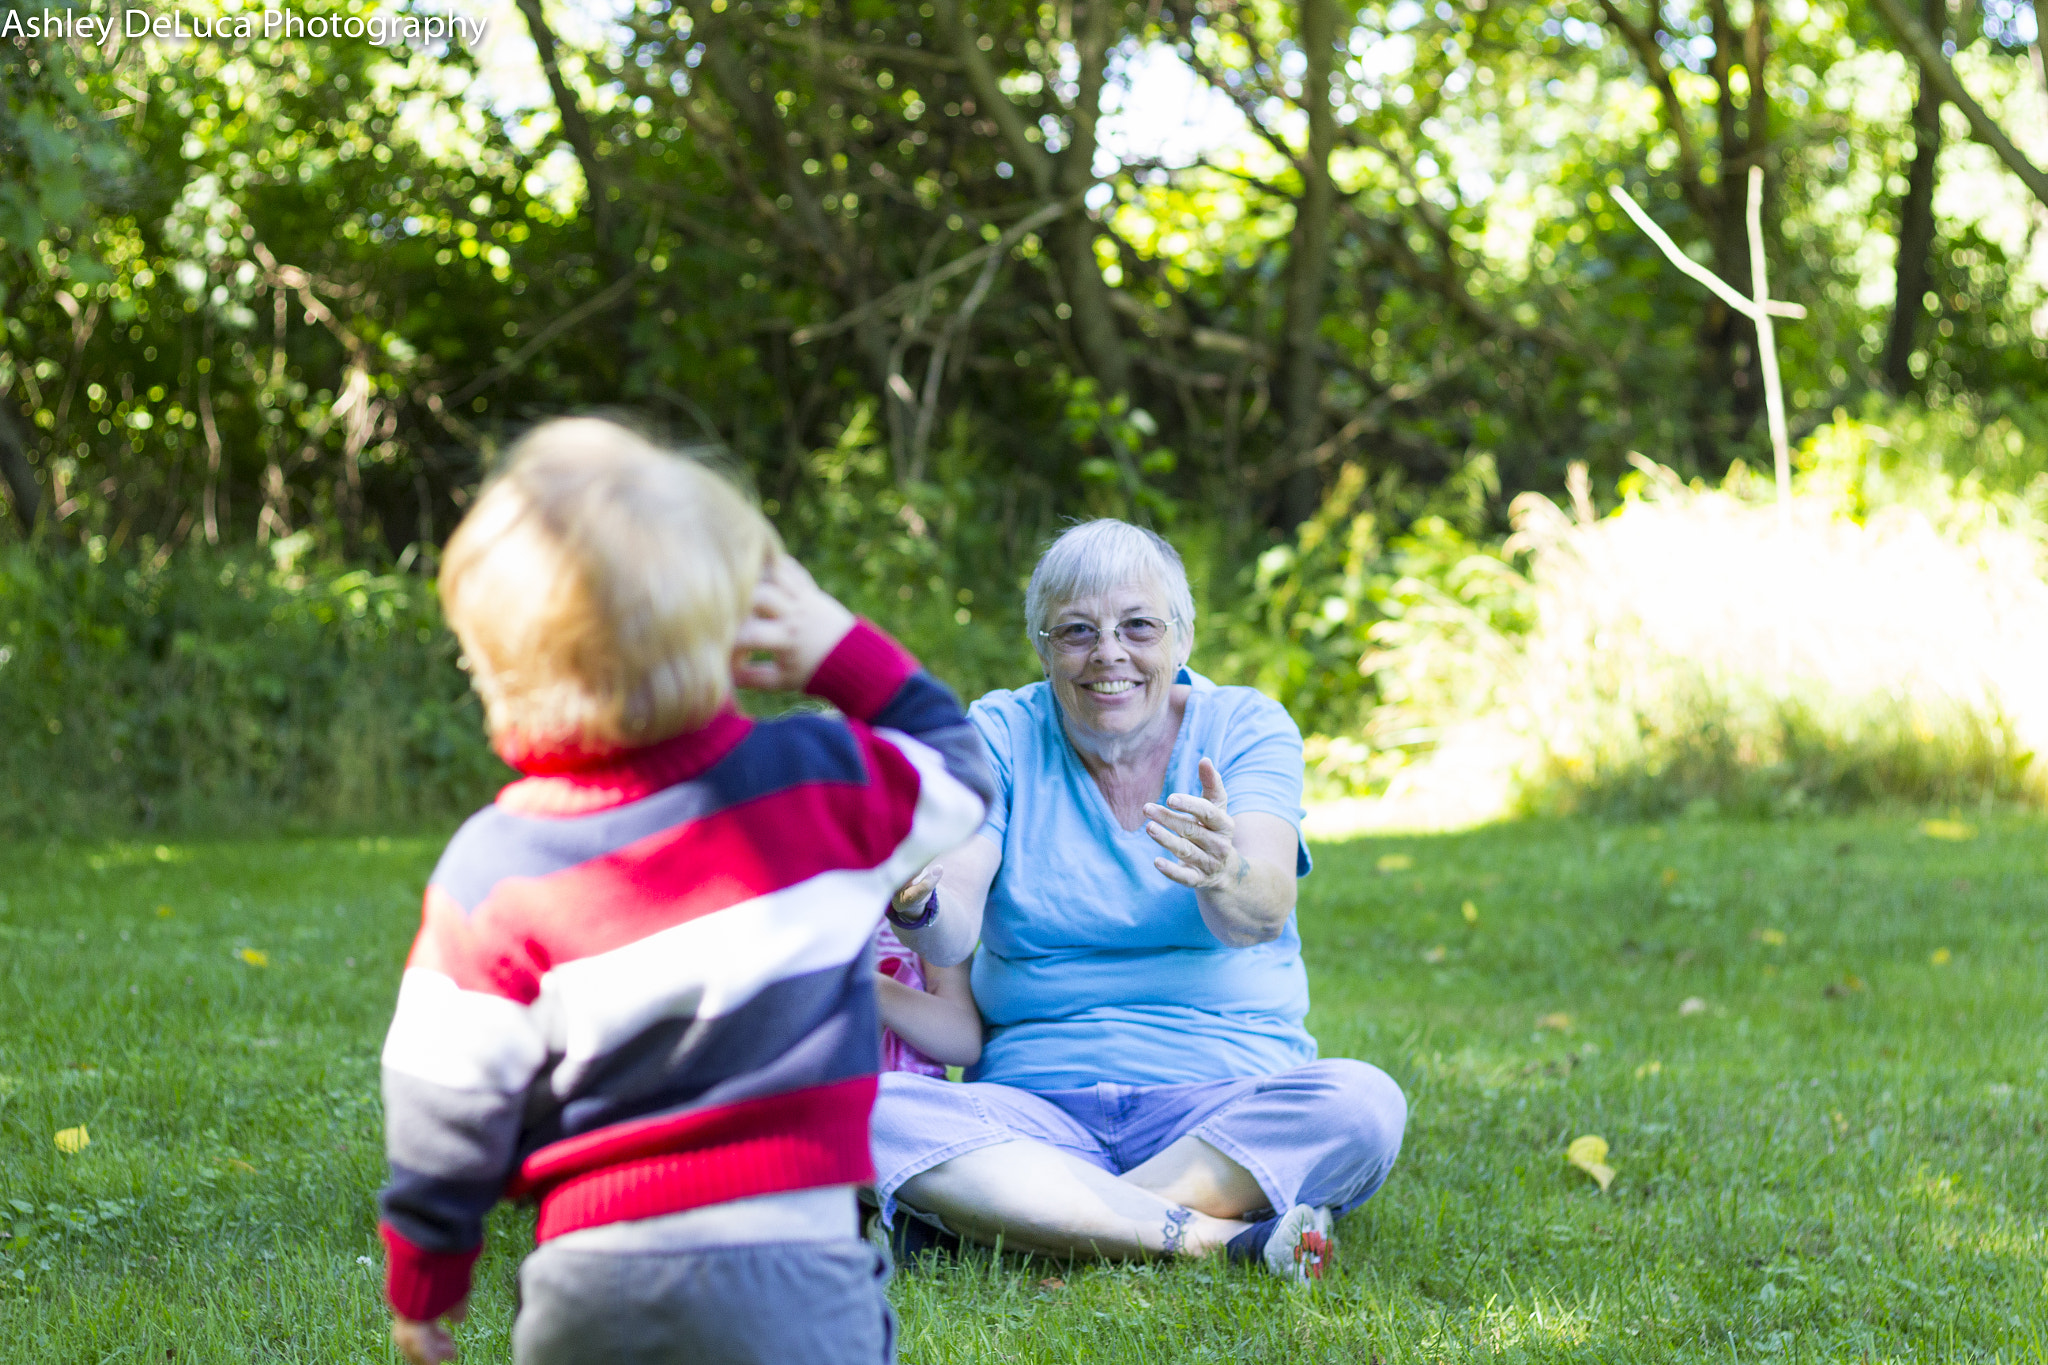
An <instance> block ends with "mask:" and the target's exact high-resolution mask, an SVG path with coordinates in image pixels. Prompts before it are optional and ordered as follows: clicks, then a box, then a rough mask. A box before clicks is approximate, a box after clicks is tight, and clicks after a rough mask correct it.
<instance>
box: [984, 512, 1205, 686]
mask: <svg viewBox="0 0 2048 1365" xmlns="http://www.w3.org/2000/svg"><path fill="white" fill-rule="evenodd" d="M1132 583H1146V584H1151V585H1154V586H1157V587H1158V588H1160V589H1161V590H1162V591H1163V592H1164V593H1165V596H1166V602H1165V606H1166V610H1167V612H1168V614H1169V615H1171V616H1172V617H1173V619H1174V621H1175V622H1177V623H1178V624H1179V625H1180V627H1181V629H1182V630H1183V632H1185V634H1184V636H1183V639H1185V640H1187V641H1190V642H1191V641H1192V640H1193V639H1194V632H1195V596H1194V594H1193V593H1192V592H1190V591H1188V571H1187V568H1186V566H1185V565H1183V564H1182V563H1181V560H1180V552H1179V551H1177V550H1175V549H1174V548H1173V546H1171V545H1169V544H1167V543H1166V541H1165V540H1164V539H1163V538H1162V537H1160V536H1158V535H1155V534H1154V533H1153V532H1151V531H1148V530H1146V529H1145V528H1144V527H1142V526H1133V525H1131V524H1130V523H1129V522H1127V521H1118V520H1116V519H1115V518H1113V517H1103V518H1100V519H1098V520H1096V521H1084V522H1080V523H1077V524H1076V525H1073V526H1069V527H1068V528H1067V529H1066V530H1065V531H1063V532H1061V534H1060V537H1059V539H1058V540H1055V541H1054V542H1053V543H1052V544H1051V545H1049V546H1048V547H1046V551H1045V553H1044V554H1042V555H1040V556H1039V557H1038V566H1037V567H1036V568H1034V569H1033V570H1032V571H1031V586H1030V587H1028V588H1026V589H1025V590H1024V630H1025V632H1026V634H1028V635H1029V636H1030V638H1031V647H1032V648H1033V649H1035V650H1037V651H1038V653H1039V654H1040V655H1041V656H1043V655H1044V654H1045V638H1044V637H1043V636H1041V635H1040V634H1039V633H1038V632H1039V631H1041V630H1044V629H1045V628H1046V627H1047V626H1048V625H1050V624H1051V619H1052V613H1053V612H1054V611H1055V610H1057V609H1058V608H1060V607H1062V606H1064V605H1066V604H1067V603H1068V602H1071V601H1073V600H1074V599H1075V598H1077V597H1092V596H1094V595H1095V594H1097V593H1104V592H1111V591H1114V590H1115V589H1117V588H1121V587H1125V586H1127V585H1129V584H1132Z"/></svg>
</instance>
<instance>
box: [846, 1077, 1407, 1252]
mask: <svg viewBox="0 0 2048 1365" xmlns="http://www.w3.org/2000/svg"><path fill="white" fill-rule="evenodd" d="M1406 1121H1407V1103H1406V1101H1405V1100H1404V1099H1403V1097H1402V1095H1401V1091H1400V1088H1399V1087H1398V1086H1396V1085H1395V1084H1394V1082H1393V1081H1392V1080H1391V1079H1390V1078H1389V1077H1388V1076H1387V1075H1386V1073H1384V1072H1382V1071H1380V1070H1379V1069H1378V1068H1377V1067H1373V1066H1368V1065H1367V1064H1365V1063H1363V1062H1355V1061H1349V1060H1343V1059H1333V1060H1329V1061H1321V1062H1312V1063H1310V1064H1309V1065H1307V1066H1304V1067H1298V1068H1296V1069H1294V1070H1292V1071H1285V1072H1281V1073H1280V1074H1278V1075H1275V1076H1261V1077H1249V1078H1243V1079H1236V1080H1225V1081H1213V1082H1204V1083H1200V1084H1194V1085H1171V1086H1126V1085H1115V1084H1108V1083H1105V1084H1102V1085H1097V1086H1094V1087H1091V1088H1089V1089H1086V1090H1067V1091H1055V1092H1048V1093H1033V1092H1030V1091H1024V1090H1017V1089H1013V1088H1011V1087H1009V1086H1002V1085H989V1084H967V1085H949V1084H947V1083H945V1082H943V1081H937V1080H933V1079H931V1078H928V1077H923V1076H912V1075H908V1074H904V1073H891V1074H889V1075H886V1076H884V1077H883V1078H882V1092H881V1097H880V1099H879V1100H878V1101H877V1103H876V1106H875V1115H874V1125H873V1133H874V1152H875V1167H876V1173H877V1181H876V1188H877V1192H878V1194H879V1195H880V1197H881V1201H882V1207H883V1212H884V1215H885V1217H887V1216H893V1214H894V1212H895V1205H896V1203H897V1201H898V1200H900V1201H901V1202H902V1203H903V1204H904V1205H906V1206H907V1207H908V1208H909V1209H910V1210H912V1211H913V1212H915V1213H917V1214H919V1215H922V1216H926V1217H929V1218H933V1219H936V1220H937V1221H939V1222H941V1223H943V1224H944V1225H945V1226H946V1227H947V1228H948V1229H950V1230H951V1231H953V1232H956V1233H959V1234H961V1235H962V1236H966V1237H969V1238H972V1239H974V1240H976V1241H981V1242H994V1241H996V1240H997V1239H998V1238H1000V1239H1001V1240H1002V1241H1003V1243H1004V1244H1005V1245H1008V1246H1015V1247H1020V1248H1025V1249H1029V1250H1033V1251H1041V1252H1048V1253H1051V1254H1055V1255H1070V1254H1080V1255H1091V1254H1092V1255H1098V1256H1106V1257H1117V1258H1127V1257H1138V1256H1155V1255H1161V1254H1167V1255H1172V1254H1180V1255H1194V1256H1199V1255H1205V1254H1207V1253H1209V1252H1212V1251H1214V1250H1216V1249H1217V1248H1219V1247H1221V1246H1222V1245H1223V1244H1224V1243H1225V1242H1227V1241H1229V1240H1230V1238H1232V1237H1233V1236H1235V1235H1237V1234H1238V1233H1240V1232H1242V1231H1244V1229H1245V1228H1246V1227H1247V1226H1249V1220H1250V1219H1251V1218H1256V1217H1262V1216H1264V1215H1265V1213H1266V1212H1267V1211H1268V1210H1271V1211H1273V1212H1280V1211H1284V1210H1285V1209H1287V1208H1288V1207H1290V1206H1291V1205H1294V1204H1297V1203H1304V1204H1315V1205H1319V1206H1325V1207H1329V1208H1331V1209H1332V1210H1333V1211H1334V1212H1336V1213H1338V1214H1342V1213H1344V1212H1347V1211H1348V1210H1350V1209H1351V1208H1354V1207H1356V1206H1357V1205H1359V1204H1361V1203H1363V1202H1365V1200H1366V1199H1368V1198H1369V1197H1371V1195H1372V1193H1373V1192H1374V1191H1375V1190H1377V1189H1378V1188H1379V1186H1380V1184H1381V1182H1382V1181H1384V1180H1385V1179H1386V1176H1387V1173H1388V1171H1390V1170H1391V1169H1392V1167H1393V1164H1394V1159H1395V1157H1396V1156H1397V1155H1398V1154H1399V1152H1400V1147H1401V1134H1402V1130H1403V1128H1404V1126H1405V1124H1406Z"/></svg>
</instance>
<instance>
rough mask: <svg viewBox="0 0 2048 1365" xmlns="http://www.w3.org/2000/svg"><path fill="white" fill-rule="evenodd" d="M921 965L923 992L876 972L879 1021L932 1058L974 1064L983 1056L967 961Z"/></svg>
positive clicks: (963, 1064) (946, 1062) (949, 1063)
mask: <svg viewBox="0 0 2048 1365" xmlns="http://www.w3.org/2000/svg"><path fill="white" fill-rule="evenodd" d="M923 965H924V979H925V989H924V990H918V989H916V988H915V987H912V986H906V985H904V984H903V983H902V982H901V981H896V980H893V979H891V978H889V977H886V976H880V975H877V976H876V978H875V997H876V1001H877V1003H878V1004H879V1005H880V1006H881V1011H882V1022H883V1023H884V1024H886V1025H888V1027H889V1029H890V1031H891V1032H893V1033H894V1034H895V1035H896V1036H897V1037H898V1038H901V1039H902V1040H903V1041H904V1042H906V1043H908V1044H910V1045H911V1046H912V1047H914V1048H916V1049H917V1050H918V1051H919V1052H922V1053H923V1054H924V1055H925V1056H927V1057H929V1058H931V1059H932V1060H933V1061H935V1062H941V1063H943V1064H945V1065H946V1066H973V1065H974V1064H975V1063H976V1062H978V1061H980V1060H981V1011H980V1010H978V1009H976V1008H975V1005H974V988H973V987H972V986H971V985H970V984H969V983H968V967H967V964H966V963H964V962H963V963H961V964H959V965H958V966H954V967H934V966H933V965H932V964H931V963H930V962H925V963H924V964H923Z"/></svg>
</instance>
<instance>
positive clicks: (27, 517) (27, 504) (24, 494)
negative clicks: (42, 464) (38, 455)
mask: <svg viewBox="0 0 2048 1365" xmlns="http://www.w3.org/2000/svg"><path fill="white" fill-rule="evenodd" d="M0 481H4V482H5V483H6V484H7V496H8V498H9V500H10V501H12V502H13V504H14V519H15V520H16V521H18V522H20V523H21V533H22V534H23V535H30V534H33V533H34V531H35V529H36V517H37V516H38V515H39V514H40V513H41V512H42V510H43V492H42V489H40V488H38V487H37V486H36V471H35V466H34V465H32V464H30V463H29V458H28V446H27V445H26V444H25V443H24V442H23V441H22V439H21V429H20V428H19V427H17V426H16V425H15V424H14V418H13V417H11V416H9V415H8V414H7V413H6V412H5V411H0Z"/></svg>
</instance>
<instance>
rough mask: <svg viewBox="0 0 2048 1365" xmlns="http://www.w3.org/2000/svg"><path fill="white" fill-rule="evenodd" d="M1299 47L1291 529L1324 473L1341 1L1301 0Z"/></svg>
mask: <svg viewBox="0 0 2048 1365" xmlns="http://www.w3.org/2000/svg"><path fill="white" fill-rule="evenodd" d="M1300 24H1301V30H1300V38H1301V48H1302V52H1303V54H1304V55H1305V56H1306V57H1307V58H1308V66H1307V69H1306V70H1305V71H1304V73H1303V75H1302V79H1301V102H1302V104H1303V105H1304V106H1306V108H1307V109H1308V156H1307V159H1306V161H1305V163H1304V164H1303V166H1302V168H1301V171H1302V178H1303V181H1304V183H1303V185H1302V191H1301V198H1300V200H1299V201H1297V202H1296V204H1295V206H1294V227H1293V231H1292V233H1291V234H1290V238H1289V242H1288V249H1287V313H1286V323H1285V330H1284V336H1283V338H1282V342H1281V360H1280V364H1281V381H1280V382H1281V403H1282V416H1283V417H1284V419H1285V421H1286V423H1287V440H1286V446H1285V449H1284V450H1283V451H1282V458H1283V459H1286V460H1288V461H1290V462H1293V463H1295V465H1296V468H1295V469H1294V470H1293V472H1292V473H1290V474H1289V475H1288V476H1287V480H1286V482H1285V483H1283V484H1282V485H1281V488H1280V506H1279V509H1278V510H1279V521H1280V527H1281V529H1283V530H1290V531H1291V530H1292V529H1294V528H1295V527H1296V526H1299V525H1300V524H1301V523H1302V522H1304V521H1307V520H1308V519H1309V518H1310V517H1311V516H1313V515H1314V514H1315V510H1316V504H1317V502H1318V494H1319V493H1320V492H1321V488H1322V478H1321V475H1320V473H1319V472H1318V471H1317V470H1316V469H1315V468H1314V466H1312V465H1310V464H1308V463H1307V462H1306V459H1305V457H1306V456H1307V454H1308V452H1309V451H1311V450H1313V449H1314V448H1315V445H1316V442H1317V441H1319V440H1321V439H1322V434H1323V412H1322V399H1323V373H1322V365H1321V361H1320V359H1319V357H1318V355H1317V352H1318V350H1319V349H1320V343H1321V339H1322V330H1321V323H1322V319H1323V301H1324V300H1323V294H1324V289H1325V286H1326V285H1327V283H1328V280H1329V275H1330V226H1331V221H1332V219H1333V218H1334V217H1335V215H1336V204H1337V189H1336V186H1335V184H1334V183H1332V181H1331V179H1330V153H1331V151H1332V149H1333V148H1334V147H1335V146H1336V141H1337V129H1336V118H1335V116H1334V114H1333V113H1332V112H1331V109H1330V55H1331V52H1332V51H1333V49H1334V47H1335V44H1336V41H1337V9H1336V0H1301V18H1300Z"/></svg>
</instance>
